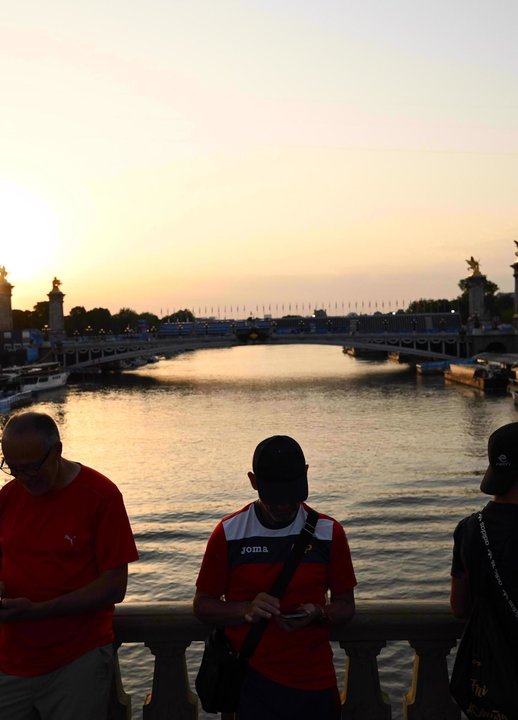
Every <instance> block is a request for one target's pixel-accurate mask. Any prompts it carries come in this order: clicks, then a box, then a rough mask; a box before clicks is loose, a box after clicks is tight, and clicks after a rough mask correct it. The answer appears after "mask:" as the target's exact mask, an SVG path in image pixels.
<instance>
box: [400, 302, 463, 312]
mask: <svg viewBox="0 0 518 720" xmlns="http://www.w3.org/2000/svg"><path fill="white" fill-rule="evenodd" d="M451 310H454V307H453V303H452V301H451V300H446V299H445V298H441V299H440V300H432V299H430V298H420V299H419V300H413V301H412V302H411V303H410V305H409V306H408V308H407V310H406V311H407V312H408V313H437V312H450V311H451Z"/></svg>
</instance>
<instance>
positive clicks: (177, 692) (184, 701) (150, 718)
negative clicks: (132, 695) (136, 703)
mask: <svg viewBox="0 0 518 720" xmlns="http://www.w3.org/2000/svg"><path fill="white" fill-rule="evenodd" d="M146 645H147V647H148V648H149V649H150V650H151V652H152V653H153V655H154V656H155V669H154V672H153V689H152V692H151V697H150V698H149V699H146V704H145V705H144V707H143V718H144V720H197V718H198V699H197V697H196V695H195V694H194V693H193V692H192V691H191V689H190V687H189V678H188V675H187V664H186V661H185V651H186V649H187V648H188V647H189V645H190V642H186V641H178V642H170V641H169V642H160V641H152V642H146Z"/></svg>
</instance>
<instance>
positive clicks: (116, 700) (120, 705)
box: [108, 646, 131, 720]
mask: <svg viewBox="0 0 518 720" xmlns="http://www.w3.org/2000/svg"><path fill="white" fill-rule="evenodd" d="M118 647H119V646H114V656H113V681H112V687H111V690H110V700H109V707H108V720H131V696H130V695H128V693H126V692H125V691H124V687H123V684H122V678H121V670H120V665H119V656H118V654H117V650H118Z"/></svg>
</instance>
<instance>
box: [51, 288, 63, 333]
mask: <svg viewBox="0 0 518 720" xmlns="http://www.w3.org/2000/svg"><path fill="white" fill-rule="evenodd" d="M60 285H61V280H58V279H57V277H55V278H54V280H53V281H52V290H51V291H50V292H49V293H48V295H47V297H48V299H49V330H50V334H51V335H52V336H54V337H56V336H60V335H64V334H65V316H64V314H63V298H64V297H65V295H64V293H62V292H61V290H60V289H59V288H60Z"/></svg>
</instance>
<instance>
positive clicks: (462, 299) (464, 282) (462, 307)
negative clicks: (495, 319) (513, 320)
mask: <svg viewBox="0 0 518 720" xmlns="http://www.w3.org/2000/svg"><path fill="white" fill-rule="evenodd" d="M459 288H460V290H461V294H460V295H459V296H458V297H457V299H456V302H457V309H458V312H459V313H460V316H461V318H462V320H463V321H464V322H466V321H467V319H468V317H469V278H462V279H461V280H459ZM497 290H498V285H497V284H496V283H494V282H492V281H491V280H488V279H487V278H485V284H484V306H485V308H486V309H487V311H488V313H489V314H490V315H491V316H495V315H498V310H497V303H496V302H495V293H496V292H497Z"/></svg>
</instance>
